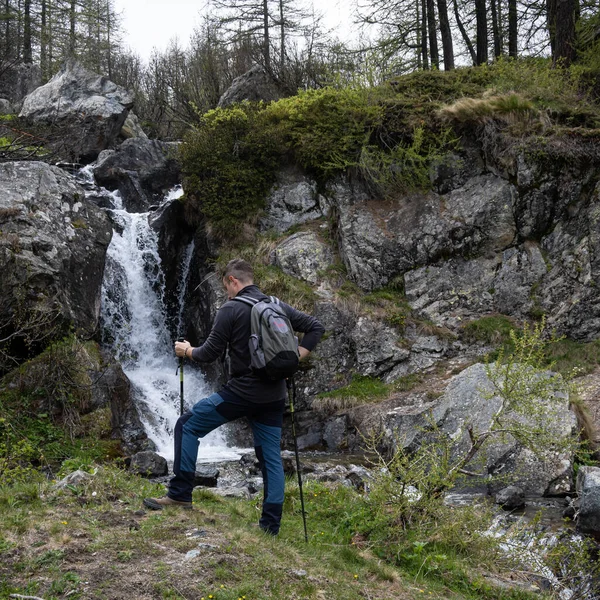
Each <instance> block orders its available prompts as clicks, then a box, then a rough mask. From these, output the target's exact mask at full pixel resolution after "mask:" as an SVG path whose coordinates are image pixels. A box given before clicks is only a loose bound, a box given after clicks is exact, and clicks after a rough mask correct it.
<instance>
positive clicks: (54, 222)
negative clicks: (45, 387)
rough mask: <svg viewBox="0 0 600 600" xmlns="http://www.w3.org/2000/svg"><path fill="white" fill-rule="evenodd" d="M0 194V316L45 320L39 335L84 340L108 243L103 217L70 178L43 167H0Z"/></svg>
mask: <svg viewBox="0 0 600 600" xmlns="http://www.w3.org/2000/svg"><path fill="white" fill-rule="evenodd" d="M0 188H1V189H2V191H3V193H2V197H0V215H1V218H0V271H1V272H2V280H1V283H0V304H1V305H2V306H3V311H4V312H5V314H7V315H9V314H11V312H12V311H16V310H23V311H24V312H31V313H32V314H33V313H37V314H38V318H39V316H40V315H42V314H46V315H48V317H49V318H48V330H47V331H46V332H42V333H45V334H46V335H48V334H50V332H51V329H52V328H53V327H54V328H57V329H63V330H64V331H67V330H68V329H69V328H74V329H75V330H76V331H78V332H80V333H82V334H83V335H84V336H86V337H89V336H91V335H92V334H93V333H94V332H96V331H97V327H98V319H99V315H100V292H101V286H102V279H103V275H104V262H105V257H106V250H107V247H108V244H109V243H110V240H111V236H112V227H111V225H110V222H109V220H108V218H107V216H106V215H105V213H104V212H103V211H101V210H100V209H99V208H98V207H96V206H95V205H94V204H92V203H91V202H89V201H88V200H86V198H85V194H84V190H83V189H82V188H81V187H80V186H79V185H77V184H76V183H75V182H74V180H73V179H72V178H71V177H70V176H69V175H67V174H66V173H65V172H64V171H62V170H61V169H58V168H56V167H52V166H50V165H47V164H45V163H41V162H33V161H32V162H6V163H2V164H0ZM54 315H56V317H54ZM25 316H26V315H25V314H24V313H23V314H21V315H20V318H25ZM10 333H11V332H10V331H9V332H7V335H9V334H10Z"/></svg>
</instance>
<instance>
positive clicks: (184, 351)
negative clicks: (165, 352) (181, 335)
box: [175, 340, 193, 358]
mask: <svg viewBox="0 0 600 600" xmlns="http://www.w3.org/2000/svg"><path fill="white" fill-rule="evenodd" d="M192 350H193V348H192V345H191V344H190V343H189V342H188V341H187V340H183V342H175V355H176V356H179V358H182V357H184V356H185V357H186V358H192Z"/></svg>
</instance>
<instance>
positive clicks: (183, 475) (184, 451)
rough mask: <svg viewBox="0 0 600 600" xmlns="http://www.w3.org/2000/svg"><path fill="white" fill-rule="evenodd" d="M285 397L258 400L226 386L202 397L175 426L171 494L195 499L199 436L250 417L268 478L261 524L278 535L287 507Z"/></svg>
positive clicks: (262, 468) (259, 454)
mask: <svg viewBox="0 0 600 600" xmlns="http://www.w3.org/2000/svg"><path fill="white" fill-rule="evenodd" d="M284 408H285V400H279V401H276V402H269V403H266V404H256V403H253V402H247V401H245V400H243V399H242V398H240V397H238V396H236V395H234V394H232V393H231V392H229V391H227V390H223V391H221V392H219V393H217V394H212V395H211V396H209V397H208V398H204V399H203V400H200V402H198V403H196V404H195V405H194V407H193V408H192V410H191V412H186V413H185V414H183V415H182V416H181V417H179V419H178V420H177V425H176V426H175V460H174V463H173V472H174V474H175V475H174V477H173V478H172V479H171V481H170V483H169V491H168V494H167V495H168V496H169V497H170V498H172V499H173V500H180V501H183V502H191V500H192V490H193V488H194V477H195V472H196V460H197V458H198V446H199V441H198V439H199V438H203V437H204V436H205V435H207V434H208V433H210V432H211V431H213V429H216V428H217V427H220V426H221V425H223V424H224V423H229V422H230V421H234V420H236V419H239V418H240V417H248V419H249V421H250V425H251V427H252V433H253V436H254V450H255V452H256V458H257V459H258V461H259V464H260V468H261V471H262V476H263V482H264V502H263V510H262V516H261V518H260V521H259V524H260V526H261V528H262V529H264V530H265V531H268V532H269V533H272V534H274V535H276V534H277V533H278V532H279V525H280V522H281V512H282V507H283V496H284V484H285V479H284V475H283V465H282V463H281V427H282V424H283V411H284Z"/></svg>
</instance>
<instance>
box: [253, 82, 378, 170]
mask: <svg viewBox="0 0 600 600" xmlns="http://www.w3.org/2000/svg"><path fill="white" fill-rule="evenodd" d="M381 118H382V108H381V106H378V104H377V102H376V99H375V98H374V97H373V95H371V94H370V93H369V92H368V91H367V90H364V89H358V88H353V87H344V88H340V89H334V88H322V89H318V90H314V89H313V90H306V91H302V92H300V93H299V94H298V95H296V96H293V97H291V98H285V99H283V100H280V101H279V102H275V103H272V104H270V105H269V106H268V107H267V108H266V110H265V115H264V119H265V120H264V124H265V125H266V126H267V127H273V126H274V127H275V128H276V129H277V130H279V131H280V132H281V134H282V139H283V141H284V143H285V144H286V146H287V147H288V148H289V149H290V150H291V151H292V154H293V156H294V157H295V159H296V160H297V162H298V163H299V164H300V165H302V166H303V167H304V168H305V169H307V170H309V171H312V172H314V173H316V174H317V175H318V176H319V178H320V179H322V180H325V179H327V178H328V177H329V176H331V175H334V174H336V173H339V172H342V171H345V170H346V169H348V168H349V167H353V166H356V165H357V164H358V163H359V158H360V154H361V150H362V148H363V147H364V146H365V145H367V144H368V143H369V138H370V135H371V132H372V130H373V129H374V128H375V127H376V126H377V125H378V124H379V122H380V121H381Z"/></svg>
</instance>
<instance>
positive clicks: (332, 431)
mask: <svg viewBox="0 0 600 600" xmlns="http://www.w3.org/2000/svg"><path fill="white" fill-rule="evenodd" d="M346 436H347V417H346V415H341V416H339V417H335V418H333V419H329V420H328V421H327V422H326V423H325V428H324V430H323V442H324V443H325V446H326V447H327V449H328V450H330V451H333V450H343V449H345V448H346V447H347V445H348V443H347V439H346Z"/></svg>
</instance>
